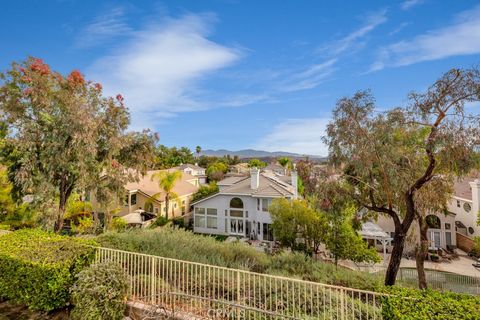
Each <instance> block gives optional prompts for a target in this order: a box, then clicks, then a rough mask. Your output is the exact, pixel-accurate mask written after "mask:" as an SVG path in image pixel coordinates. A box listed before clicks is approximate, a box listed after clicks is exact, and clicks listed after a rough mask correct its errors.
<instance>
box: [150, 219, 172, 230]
mask: <svg viewBox="0 0 480 320" xmlns="http://www.w3.org/2000/svg"><path fill="white" fill-rule="evenodd" d="M167 223H168V219H167V218H165V217H164V216H159V217H157V219H155V221H154V222H153V223H152V224H151V225H150V228H152V229H153V228H156V227H163V226H164V225H166V224H167Z"/></svg>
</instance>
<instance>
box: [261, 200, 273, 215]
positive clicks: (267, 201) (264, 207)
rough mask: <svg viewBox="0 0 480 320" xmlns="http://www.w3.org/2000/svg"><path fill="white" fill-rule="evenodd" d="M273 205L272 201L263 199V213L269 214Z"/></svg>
mask: <svg viewBox="0 0 480 320" xmlns="http://www.w3.org/2000/svg"><path fill="white" fill-rule="evenodd" d="M271 203H272V199H262V211H264V212H268V207H269V206H270V204H271Z"/></svg>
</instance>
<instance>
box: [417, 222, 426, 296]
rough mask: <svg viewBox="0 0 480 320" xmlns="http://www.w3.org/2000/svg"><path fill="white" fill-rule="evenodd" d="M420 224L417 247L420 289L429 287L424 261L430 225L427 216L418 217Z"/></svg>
mask: <svg viewBox="0 0 480 320" xmlns="http://www.w3.org/2000/svg"><path fill="white" fill-rule="evenodd" d="M417 220H418V226H419V228H420V243H419V244H418V245H417V248H416V249H415V262H416V265H417V273H418V287H419V288H420V289H427V277H426V275H425V266H424V262H425V259H426V257H427V255H428V236H427V232H428V225H427V223H426V221H425V217H417Z"/></svg>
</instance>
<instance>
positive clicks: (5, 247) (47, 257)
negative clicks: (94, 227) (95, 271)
mask: <svg viewBox="0 0 480 320" xmlns="http://www.w3.org/2000/svg"><path fill="white" fill-rule="evenodd" d="M85 244H92V242H86V241H85V240H79V239H72V238H67V237H63V236H59V235H55V234H52V233H47V232H44V231H40V230H31V229H23V230H19V231H16V232H12V233H9V234H6V235H3V236H1V237H0V298H5V299H8V300H12V301H14V302H17V303H20V304H24V305H26V306H28V307H29V308H30V309H32V310H41V311H50V310H53V309H57V308H61V307H63V306H65V305H66V304H67V303H68V301H69V289H70V287H71V286H72V284H73V283H74V280H75V275H76V274H77V273H78V272H79V271H80V270H81V269H82V268H84V267H85V266H87V265H88V264H89V263H90V262H91V261H92V259H93V257H94V250H95V249H94V248H93V247H90V246H86V245H85Z"/></svg>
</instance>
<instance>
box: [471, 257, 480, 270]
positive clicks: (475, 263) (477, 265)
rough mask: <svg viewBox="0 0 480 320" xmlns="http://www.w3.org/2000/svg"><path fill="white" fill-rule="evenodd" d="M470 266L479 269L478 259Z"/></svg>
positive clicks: (479, 262)
mask: <svg viewBox="0 0 480 320" xmlns="http://www.w3.org/2000/svg"><path fill="white" fill-rule="evenodd" d="M472 266H474V267H475V268H477V269H480V258H478V259H477V261H476V262H474V263H472Z"/></svg>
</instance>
